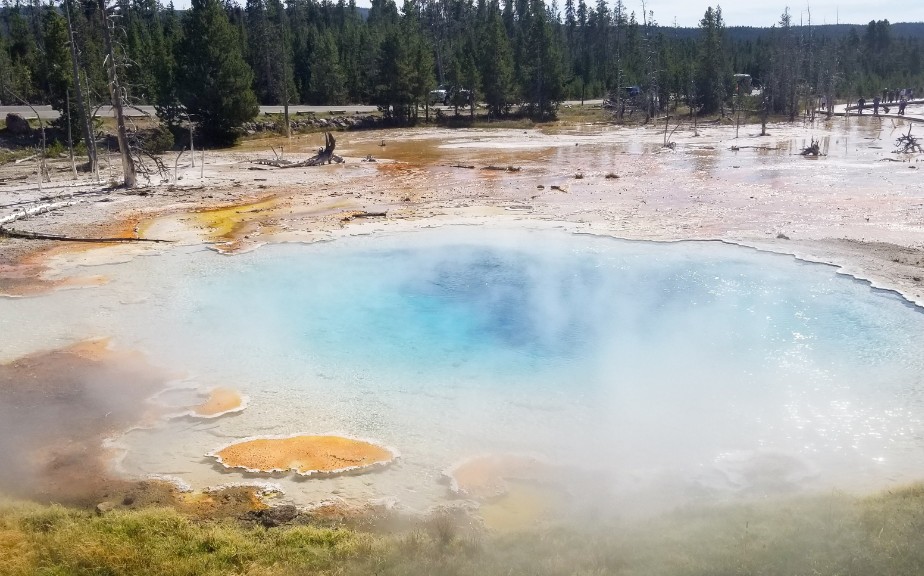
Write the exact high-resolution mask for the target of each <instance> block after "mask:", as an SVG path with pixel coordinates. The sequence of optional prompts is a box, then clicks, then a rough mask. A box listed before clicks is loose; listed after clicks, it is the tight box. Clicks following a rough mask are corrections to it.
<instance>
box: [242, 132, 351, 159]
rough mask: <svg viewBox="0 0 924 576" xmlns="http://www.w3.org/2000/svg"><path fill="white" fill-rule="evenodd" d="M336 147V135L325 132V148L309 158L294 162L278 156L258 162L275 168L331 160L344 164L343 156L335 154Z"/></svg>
mask: <svg viewBox="0 0 924 576" xmlns="http://www.w3.org/2000/svg"><path fill="white" fill-rule="evenodd" d="M336 147H337V140H336V139H335V138H334V135H333V134H331V133H330V132H325V133H324V148H318V153H317V154H315V155H314V156H312V157H311V158H308V159H307V160H302V161H301V162H292V161H291V160H283V159H281V158H279V157H278V156H277V158H276V159H275V160H257V161H256V163H257V164H260V165H263V166H272V167H273V168H304V167H306V166H320V165H322V164H330V163H331V162H336V163H337V164H343V158H342V157H340V156H337V155H336V154H334V148H336Z"/></svg>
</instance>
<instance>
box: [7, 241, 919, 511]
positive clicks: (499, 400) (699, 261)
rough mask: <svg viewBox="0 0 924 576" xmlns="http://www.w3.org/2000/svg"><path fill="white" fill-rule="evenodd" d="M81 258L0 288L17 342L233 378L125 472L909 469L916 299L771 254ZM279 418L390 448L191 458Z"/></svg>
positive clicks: (303, 495) (264, 432) (633, 490)
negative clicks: (97, 280)
mask: <svg viewBox="0 0 924 576" xmlns="http://www.w3.org/2000/svg"><path fill="white" fill-rule="evenodd" d="M92 273H94V274H102V275H105V276H106V277H108V278H109V279H110V282H109V283H108V284H106V285H104V286H100V287H94V288H86V289H79V290H66V291H59V292H55V293H52V294H49V295H45V296H37V297H30V298H22V299H5V300H0V312H2V315H3V316H5V317H7V318H13V319H15V318H19V319H22V320H23V322H27V323H26V324H22V325H28V326H29V327H30V328H29V330H28V334H23V335H21V337H19V338H18V341H19V342H20V344H22V345H31V346H40V345H49V344H57V345H60V344H62V343H69V342H74V341H78V340H80V339H85V338H90V337H102V336H105V337H111V339H112V343H113V345H114V346H116V347H119V348H130V349H140V350H142V351H144V352H145V353H146V354H147V357H148V359H149V361H150V362H151V363H152V364H154V365H158V366H163V367H167V368H169V369H170V370H173V371H176V372H177V374H178V375H179V376H178V378H177V381H176V382H173V383H172V384H173V385H175V386H176V387H177V389H176V390H174V391H172V392H168V393H166V394H163V395H161V398H160V400H161V401H162V402H174V403H180V402H181V400H182V397H183V396H184V394H192V393H193V392H192V391H188V390H186V389H187V388H190V389H199V390H203V389H208V388H212V387H216V386H221V387H226V388H230V389H234V390H237V391H240V392H241V393H242V394H243V395H245V396H246V397H247V398H248V400H249V402H248V403H247V405H246V407H245V408H244V409H243V410H242V411H240V412H238V413H235V414H228V415H225V416H222V417H218V418H211V419H201V418H189V417H180V418H172V419H161V420H158V421H156V422H154V423H151V424H150V426H147V427H144V428H139V429H135V430H132V431H130V432H128V433H126V434H125V435H124V436H122V437H120V438H119V439H118V443H119V444H120V445H121V446H122V447H123V448H124V450H125V453H124V457H123V458H122V459H121V462H120V464H119V466H120V469H121V470H122V471H123V472H124V473H127V474H129V475H139V476H143V475H149V474H162V475H169V476H173V477H177V478H180V479H182V480H184V481H185V482H187V483H189V484H191V485H192V486H193V487H196V488H201V487H204V486H210V485H218V484H225V483H231V482H244V481H253V480H254V479H255V478H264V479H267V480H270V481H272V482H276V483H278V484H280V485H281V487H282V488H283V490H284V491H285V494H286V498H289V499H291V500H292V501H295V502H297V503H312V502H319V501H322V500H328V499H331V498H342V499H344V500H355V501H371V500H376V499H390V500H391V501H393V502H397V503H398V504H399V505H401V506H403V507H406V508H407V509H410V510H424V509H426V508H427V507H429V506H432V505H434V504H437V503H440V502H444V501H446V500H447V499H450V498H451V497H452V496H453V494H452V492H451V490H450V487H449V486H448V485H447V483H446V481H445V479H444V472H446V471H447V470H449V469H451V468H452V467H453V466H456V465H458V464H459V463H460V462H465V461H467V460H470V459H472V458H475V457H479V456H485V455H494V456H496V457H498V458H530V459H533V461H535V462H541V463H542V466H544V467H546V468H545V470H548V471H554V472H549V473H548V474H546V473H543V474H539V475H537V476H544V477H546V479H548V478H551V477H553V476H554V477H556V478H558V479H559V480H561V479H562V478H564V479H565V480H564V483H565V488H564V491H565V492H569V491H570V492H569V493H570V497H576V496H575V494H576V493H577V492H580V493H582V494H586V495H592V498H593V500H594V501H597V502H599V501H602V500H606V499H611V500H612V501H613V502H619V501H628V500H635V499H637V498H640V497H642V496H646V495H647V496H650V497H651V499H652V500H659V499H662V498H663V495H664V494H671V495H672V498H673V499H683V498H696V499H703V498H705V499H714V498H735V497H746V496H763V495H765V494H769V493H793V492H799V491H817V490H829V489H831V488H843V489H847V490H854V489H858V490H865V489H874V488H881V487H883V486H888V485H891V484H894V483H897V482H902V481H909V480H913V479H920V478H921V477H922V476H924V354H921V351H922V350H924V314H922V312H921V310H920V309H918V308H915V307H914V306H912V305H909V304H908V303H907V302H906V301H904V300H903V299H901V298H899V297H898V296H896V295H894V294H892V293H889V292H885V291H879V290H875V289H872V288H870V286H869V285H868V284H867V283H864V282H859V281H856V280H854V279H852V278H850V277H847V276H844V275H840V274H838V273H837V271H836V269H835V268H833V267H829V266H823V265H817V264H809V263H804V262H800V261H797V260H796V259H794V258H792V257H790V256H782V255H773V254H767V253H761V252H757V251H754V250H750V249H746V248H741V247H736V246H729V245H724V244H721V243H715V242H681V243H671V244H664V243H650V242H628V241H620V240H614V239H610V238H602V237H594V236H587V235H575V234H569V233H566V232H563V231H558V230H526V229H518V230H506V229H504V230H499V229H491V228H484V227H473V226H464V227H447V228H440V229H428V230H421V231H416V232H406V233H393V234H377V235H374V236H357V237H349V238H344V239H341V240H336V241H333V242H326V243H316V244H311V245H301V244H299V245H294V244H292V245H270V246H264V247H262V248H260V249H258V250H255V251H253V252H250V253H247V254H241V255H235V256H221V255H218V254H216V253H214V252H212V251H209V250H205V249H203V248H201V247H185V248H180V249H171V250H167V251H164V252H158V253H156V254H153V255H148V256H143V257H136V258H134V259H133V260H131V261H128V262H122V263H119V264H106V265H101V266H96V267H93V269H92ZM26 319H28V321H26ZM0 429H2V424H0ZM2 432H3V433H4V434H6V433H10V432H11V431H6V430H2ZM295 434H309V435H315V434H338V435H342V436H347V437H352V438H359V439H368V440H372V441H374V442H376V443H378V444H380V445H383V446H388V447H391V448H394V449H395V450H396V451H397V452H400V458H399V459H398V460H397V461H395V462H394V463H393V464H392V465H390V466H388V467H386V468H383V469H381V470H377V471H375V472H370V473H366V474H357V475H341V476H335V477H326V478H315V477H307V478H306V477H303V476H298V475H293V474H275V475H271V476H263V475H260V474H253V473H249V472H243V471H237V470H229V469H226V468H224V467H222V466H220V465H218V464H217V463H216V462H215V460H214V459H212V458H210V457H208V456H207V455H208V454H209V453H210V452H212V451H214V450H216V449H218V448H220V447H222V446H225V445H228V444H231V443H233V442H235V441H237V440H241V439H245V438H251V437H258V436H288V435H295ZM510 476H511V477H512V476H516V474H514V473H511V474H510ZM533 479H534V480H536V478H533ZM568 479H574V485H572V486H570V487H569V486H567V484H568V482H569V480H568ZM578 479H580V480H578ZM576 486H580V489H578V488H576Z"/></svg>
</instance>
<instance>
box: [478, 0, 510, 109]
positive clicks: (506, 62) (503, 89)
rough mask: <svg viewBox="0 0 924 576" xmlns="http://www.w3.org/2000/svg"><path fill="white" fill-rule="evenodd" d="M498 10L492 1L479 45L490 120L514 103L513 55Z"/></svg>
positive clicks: (483, 84)
mask: <svg viewBox="0 0 924 576" xmlns="http://www.w3.org/2000/svg"><path fill="white" fill-rule="evenodd" d="M499 10H500V8H499V7H498V5H497V0H494V1H493V2H492V3H491V6H490V7H489V15H488V23H487V26H486V27H485V35H484V38H483V39H482V41H481V46H482V53H481V59H480V62H481V78H482V89H483V90H484V99H485V102H486V103H487V105H488V113H489V114H490V115H491V116H501V115H503V114H504V113H505V112H506V111H507V108H508V107H509V106H510V104H511V103H512V102H513V55H512V54H511V51H510V42H509V41H508V39H507V34H506V31H505V30H504V25H503V22H502V21H501V17H500V12H499Z"/></svg>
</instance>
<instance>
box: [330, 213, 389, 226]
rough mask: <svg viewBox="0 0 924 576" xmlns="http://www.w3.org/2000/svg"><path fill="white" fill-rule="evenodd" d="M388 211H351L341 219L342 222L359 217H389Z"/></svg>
mask: <svg viewBox="0 0 924 576" xmlns="http://www.w3.org/2000/svg"><path fill="white" fill-rule="evenodd" d="M387 217H388V212H351V213H350V214H347V215H346V216H344V217H343V218H341V219H340V222H341V223H342V222H349V221H351V220H356V219H359V218H387Z"/></svg>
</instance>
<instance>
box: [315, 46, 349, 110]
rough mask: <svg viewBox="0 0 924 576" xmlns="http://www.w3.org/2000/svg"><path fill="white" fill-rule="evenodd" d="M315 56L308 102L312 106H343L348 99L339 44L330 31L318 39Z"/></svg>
mask: <svg viewBox="0 0 924 576" xmlns="http://www.w3.org/2000/svg"><path fill="white" fill-rule="evenodd" d="M314 54H315V57H314V67H313V68H312V70H311V88H310V90H309V92H308V98H309V99H308V101H309V102H311V103H312V104H343V102H344V100H345V98H346V90H345V88H344V75H343V70H342V69H341V67H340V56H339V54H338V53H337V44H336V43H335V42H334V38H333V35H332V34H331V32H330V31H329V30H325V31H324V32H322V33H321V34H320V36H319V37H318V41H317V49H316V50H315V52H314Z"/></svg>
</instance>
